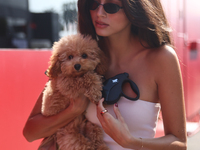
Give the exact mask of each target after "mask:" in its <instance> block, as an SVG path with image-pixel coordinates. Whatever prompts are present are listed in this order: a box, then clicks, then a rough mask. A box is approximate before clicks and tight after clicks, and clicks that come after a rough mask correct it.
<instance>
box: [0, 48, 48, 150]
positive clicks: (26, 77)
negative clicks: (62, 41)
mask: <svg viewBox="0 0 200 150" xmlns="http://www.w3.org/2000/svg"><path fill="white" fill-rule="evenodd" d="M50 55H51V51H36V50H34V51H33V50H31V51H30V50H26V51H25V50H23V51H18V50H5V51H4V50H0V112H1V113H0V119H1V123H0V133H1V136H0V149H1V150H36V149H37V147H38V144H39V142H40V141H39V140H38V141H36V142H32V143H29V142H27V141H26V140H25V138H24V137H23V134H22V130H23V126H24V124H25V122H26V119H27V118H28V116H29V114H30V111H31V110H32V108H33V106H34V104H35V101H36V100H37V97H38V96H39V94H40V92H41V91H42V89H43V87H44V85H45V82H46V81H47V77H46V76H45V75H44V72H45V70H46V69H47V67H48V61H49V57H50Z"/></svg>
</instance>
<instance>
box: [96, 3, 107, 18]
mask: <svg viewBox="0 0 200 150" xmlns="http://www.w3.org/2000/svg"><path fill="white" fill-rule="evenodd" d="M97 16H99V17H100V16H103V17H105V16H106V12H105V10H104V8H103V5H99V7H98V8H97Z"/></svg>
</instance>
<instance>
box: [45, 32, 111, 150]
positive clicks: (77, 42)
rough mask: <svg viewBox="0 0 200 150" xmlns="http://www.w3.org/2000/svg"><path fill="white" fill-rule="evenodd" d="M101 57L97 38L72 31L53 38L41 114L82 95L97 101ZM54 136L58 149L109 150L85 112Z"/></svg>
mask: <svg viewBox="0 0 200 150" xmlns="http://www.w3.org/2000/svg"><path fill="white" fill-rule="evenodd" d="M104 58H105V56H104V55H103V52H102V51H101V50H100V49H99V48H98V45H97V42H96V41H95V40H92V39H91V38H90V37H88V36H87V37H83V36H82V35H80V34H77V35H71V36H68V37H64V38H62V39H61V40H60V41H59V42H56V43H55V44H54V46H53V54H52V56H51V61H50V63H51V65H50V67H49V69H48V73H47V74H48V76H49V78H50V80H49V81H48V83H47V84H46V88H45V90H44V92H43V102H42V110H41V111H42V114H43V115H45V116H51V115H55V114H57V113H59V112H61V111H62V110H64V109H66V108H67V107H68V106H69V105H70V101H73V100H75V99H76V98H78V97H79V96H81V95H84V96H85V97H87V98H88V99H89V100H90V101H91V102H93V103H97V102H98V101H99V100H100V98H101V97H102V94H101V91H102V75H103V73H104V72H105V68H106V66H105V64H104V62H102V61H100V59H104ZM80 107H81V106H80ZM94 113H96V112H94ZM56 138H57V144H58V145H59V148H60V149H61V150H108V148H107V146H106V145H105V143H104V142H103V132H102V129H101V128H100V127H99V126H97V125H95V124H92V123H91V122H89V121H88V120H87V119H86V118H85V116H84V113H83V114H82V115H80V116H78V117H76V118H75V119H74V120H73V121H72V122H70V123H69V124H68V125H66V126H65V127H63V128H61V129H58V131H57V133H56Z"/></svg>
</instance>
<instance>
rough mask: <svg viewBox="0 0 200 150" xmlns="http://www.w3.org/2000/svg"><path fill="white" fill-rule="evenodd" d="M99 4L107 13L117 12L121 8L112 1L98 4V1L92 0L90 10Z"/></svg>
mask: <svg viewBox="0 0 200 150" xmlns="http://www.w3.org/2000/svg"><path fill="white" fill-rule="evenodd" d="M99 5H102V6H103V8H104V10H105V11H106V12H107V13H108V14H114V13H116V12H118V11H119V10H120V9H122V7H120V6H119V5H117V4H114V3H105V4H100V3H99V2H97V1H95V0H93V1H92V2H91V4H90V10H95V9H97V8H98V7H99Z"/></svg>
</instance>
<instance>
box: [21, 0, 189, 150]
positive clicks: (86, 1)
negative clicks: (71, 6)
mask: <svg viewBox="0 0 200 150" xmlns="http://www.w3.org/2000/svg"><path fill="white" fill-rule="evenodd" d="M78 9H79V31H80V33H82V34H89V35H91V36H92V37H93V38H94V39H97V41H98V43H99V46H100V47H101V49H102V50H103V51H104V52H105V53H106V54H107V56H108V58H109V63H108V71H107V72H106V74H105V77H106V78H110V77H113V76H115V75H117V74H120V73H124V72H127V73H129V78H130V79H131V80H133V81H134V82H135V83H136V84H137V86H138V87H139V90H140V99H139V100H137V101H135V102H134V101H130V100H128V99H126V98H124V97H121V98H120V100H119V101H118V103H117V104H115V105H114V106H112V105H103V99H101V100H100V102H99V104H98V105H97V106H96V105H94V104H92V103H90V104H89V106H88V104H83V103H82V101H81V99H83V98H84V97H80V98H79V99H77V100H76V101H77V102H76V103H72V104H71V105H70V107H69V108H67V109H66V110H64V111H63V112H61V113H59V114H58V115H56V116H52V117H48V118H46V117H44V116H42V115H41V113H40V108H41V96H42V95H41V96H40V97H39V99H38V101H37V103H36V105H35V107H34V109H33V111H32V113H31V115H30V117H29V119H28V121H27V123H26V125H25V128H24V136H25V137H26V138H27V140H28V141H33V140H36V139H39V138H43V137H47V136H50V135H52V134H53V133H54V132H55V131H56V130H57V129H58V128H60V127H62V126H64V125H66V124H67V123H69V122H70V121H71V120H72V119H73V118H74V117H76V116H77V115H78V114H80V113H82V112H83V111H84V109H85V108H87V113H86V117H87V118H88V119H89V120H90V121H92V122H94V123H96V124H99V125H100V126H102V128H103V130H104V132H105V134H104V140H105V142H106V144H107V145H108V146H109V147H110V149H111V150H123V149H151V150H160V149H168V150H173V149H175V150H177V149H184V150H185V149H186V139H187V138H186V126H185V110H184V97H183V87H182V79H181V72H180V67H179V62H178V58H177V55H176V53H175V52H174V50H173V48H172V47H171V39H170V35H169V31H170V30H169V27H168V23H167V20H166V18H165V15H164V12H163V9H162V6H161V4H160V1H159V0H79V1H78ZM123 91H124V92H125V94H126V95H129V96H133V97H134V96H135V93H134V92H132V90H131V87H130V86H129V85H128V84H127V85H125V86H124V87H123ZM88 103H89V102H88ZM79 105H83V106H84V107H82V109H81V108H78V106H79ZM160 106H161V110H162V118H163V122H164V130H165V136H163V137H160V138H154V135H155V127H156V122H157V116H158V113H159V110H160ZM107 110H108V111H107ZM94 111H96V113H94Z"/></svg>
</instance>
